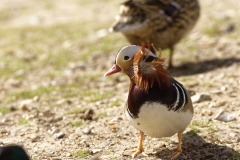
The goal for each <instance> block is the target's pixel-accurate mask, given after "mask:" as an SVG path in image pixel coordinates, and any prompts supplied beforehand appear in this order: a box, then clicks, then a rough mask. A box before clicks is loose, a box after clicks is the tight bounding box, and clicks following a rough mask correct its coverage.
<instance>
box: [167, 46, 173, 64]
mask: <svg viewBox="0 0 240 160" xmlns="http://www.w3.org/2000/svg"><path fill="white" fill-rule="evenodd" d="M169 49H170V54H169V62H168V68H173V64H172V57H173V52H174V47H173V46H171V47H170V48H169Z"/></svg>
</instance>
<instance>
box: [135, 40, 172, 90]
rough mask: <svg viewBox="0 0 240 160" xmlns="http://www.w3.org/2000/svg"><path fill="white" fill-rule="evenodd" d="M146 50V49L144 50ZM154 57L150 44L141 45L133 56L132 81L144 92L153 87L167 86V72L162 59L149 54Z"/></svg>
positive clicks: (153, 50)
mask: <svg viewBox="0 0 240 160" xmlns="http://www.w3.org/2000/svg"><path fill="white" fill-rule="evenodd" d="M146 48H147V49H146ZM151 52H152V53H153V54H154V55H156V50H155V48H154V47H153V45H151V44H142V45H141V48H140V49H139V50H138V52H137V53H136V54H135V56H134V59H133V70H134V75H133V77H131V79H134V81H135V83H136V85H137V86H138V87H139V88H140V89H142V90H143V91H145V92H148V90H149V88H152V87H153V86H158V87H159V88H161V87H162V85H169V83H170V82H169V78H168V75H169V72H168V71H167V69H166V68H165V66H164V61H165V59H164V58H161V53H160V54H159V56H154V57H153V56H152V55H150V53H151Z"/></svg>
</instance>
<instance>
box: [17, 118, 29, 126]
mask: <svg viewBox="0 0 240 160" xmlns="http://www.w3.org/2000/svg"><path fill="white" fill-rule="evenodd" d="M17 124H18V125H27V124H29V121H28V120H26V119H20V120H19V121H18V123H17Z"/></svg>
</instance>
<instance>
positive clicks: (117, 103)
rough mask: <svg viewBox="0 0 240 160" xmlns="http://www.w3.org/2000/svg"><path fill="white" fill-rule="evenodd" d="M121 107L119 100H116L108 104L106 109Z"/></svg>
mask: <svg viewBox="0 0 240 160" xmlns="http://www.w3.org/2000/svg"><path fill="white" fill-rule="evenodd" d="M121 105H122V103H121V101H120V100H116V101H114V102H112V103H110V104H108V105H107V107H108V108H112V107H119V106H121Z"/></svg>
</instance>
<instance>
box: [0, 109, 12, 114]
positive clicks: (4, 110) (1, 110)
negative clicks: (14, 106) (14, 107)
mask: <svg viewBox="0 0 240 160" xmlns="http://www.w3.org/2000/svg"><path fill="white" fill-rule="evenodd" d="M8 112H10V109H9V108H8V107H0V113H1V114H5V113H8Z"/></svg>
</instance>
